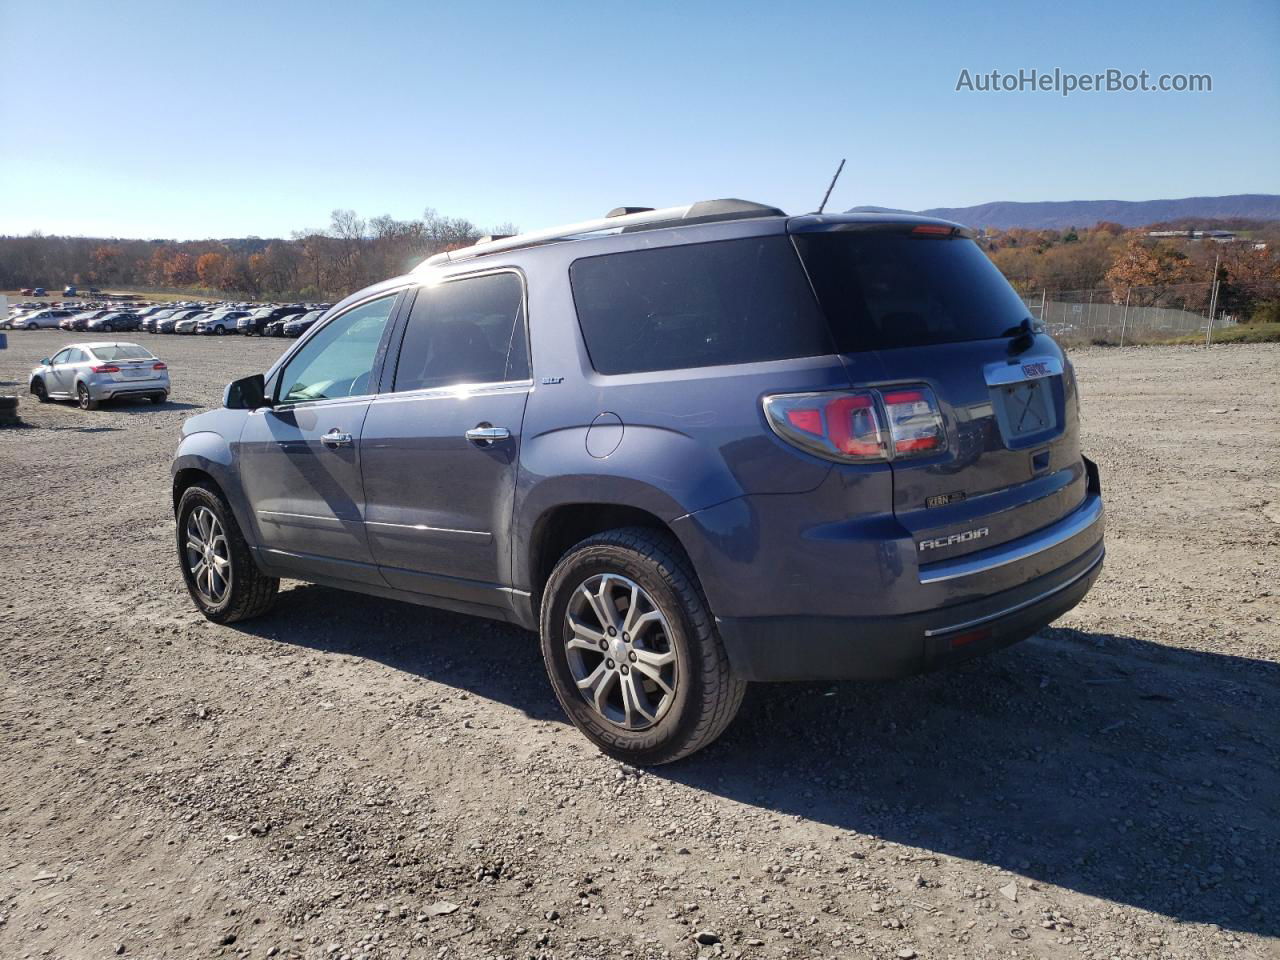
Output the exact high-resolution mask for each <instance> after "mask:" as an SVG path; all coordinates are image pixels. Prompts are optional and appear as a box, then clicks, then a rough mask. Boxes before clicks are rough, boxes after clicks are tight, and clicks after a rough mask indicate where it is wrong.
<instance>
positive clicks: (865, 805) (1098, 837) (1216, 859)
mask: <svg viewBox="0 0 1280 960" xmlns="http://www.w3.org/2000/svg"><path fill="white" fill-rule="evenodd" d="M335 598H340V602H335ZM237 627H238V629H241V630H244V631H246V632H249V633H253V634H256V635H259V636H262V637H267V638H271V639H273V640H277V641H281V642H286V643H291V644H295V645H298V646H303V647H308V648H311V649H314V650H319V651H324V652H328V651H333V652H341V653H345V654H349V655H355V656H361V657H366V658H368V659H370V660H373V661H377V662H379V663H382V664H385V665H386V666H388V667H391V668H393V669H396V670H402V671H405V672H407V673H411V674H414V675H416V676H421V677H425V678H428V679H430V680H432V681H434V682H437V683H442V684H446V685H448V686H452V687H455V688H460V689H464V690H466V691H468V692H470V693H473V694H475V695H478V696H483V697H487V698H490V699H493V700H495V701H499V702H502V703H506V704H508V705H511V706H514V707H516V708H518V709H519V710H522V711H523V712H524V713H526V714H528V715H529V716H531V717H534V718H537V719H540V720H550V721H560V722H564V718H563V715H562V713H561V712H560V709H559V707H558V705H557V704H556V701H555V697H554V695H553V694H552V692H551V689H550V687H549V686H548V684H547V681H546V678H545V676H544V674H543V669H542V662H541V657H540V655H539V652H538V646H537V643H536V641H535V639H534V638H533V636H532V635H531V634H529V633H526V632H525V631H522V630H519V629H516V628H514V627H509V626H505V625H503V624H499V623H493V622H490V621H486V620H482V619H477V618H473V617H467V616H462V615H457V614H451V613H447V612H441V611H436V610H432V609H428V608H424V607H417V606H413V605H410V604H403V603H395V602H388V601H383V600H377V599H373V598H366V597H361V596H359V595H355V594H348V593H338V592H336V591H331V590H329V589H327V588H324V587H316V586H300V587H297V588H294V589H291V590H286V591H284V592H283V593H282V594H281V597H280V602H279V605H278V607H277V609H276V611H275V613H274V614H273V615H272V616H270V617H267V618H264V619H262V620H258V621H253V622H251V623H247V624H243V625H237ZM650 775H652V776H656V777H662V778H665V779H668V780H670V781H672V782H676V783H681V784H684V785H685V786H687V787H691V788H694V789H697V790H700V791H704V792H706V793H708V794H714V795H718V796H721V797H725V798H728V799H731V800H734V801H736V802H738V803H742V804H745V805H748V806H752V807H756V808H759V809H761V810H764V811H772V812H774V813H778V814H783V815H786V816H787V817H788V818H795V819H796V820H798V821H801V822H804V821H808V822H810V823H814V824H825V825H828V826H830V827H835V828H838V829H840V830H847V831H852V832H854V833H856V834H858V835H859V836H857V837H848V836H847V835H846V839H849V840H851V841H852V842H850V843H849V844H848V845H847V848H846V849H847V850H848V852H849V857H850V861H849V862H850V867H851V868H853V869H856V859H857V857H858V856H859V855H861V854H864V853H865V852H867V851H868V843H869V842H875V841H888V842H893V843H899V844H904V845H907V846H909V847H912V848H918V849H919V850H923V851H926V853H925V854H923V855H921V854H918V853H914V852H913V853H910V854H908V853H906V852H904V854H903V855H904V856H914V857H916V859H918V860H919V873H920V875H921V880H922V882H923V883H925V884H929V883H932V882H937V881H936V877H937V874H938V873H939V870H937V869H934V867H935V866H940V864H939V862H938V855H941V856H945V857H958V858H963V859H965V860H969V861H973V862H975V863H984V864H987V865H989V866H990V867H991V868H992V871H991V875H990V878H989V880H988V881H987V882H986V884H985V886H986V887H987V889H988V890H989V891H990V890H994V889H995V888H996V887H998V886H1002V885H1004V884H1006V883H1007V882H1008V880H1009V877H1008V875H1007V874H1006V873H1005V872H1006V871H1007V872H1008V873H1012V874H1014V875H1016V877H1017V878H1019V879H1020V881H1021V883H1022V884H1023V885H1024V887H1025V886H1026V885H1027V884H1029V883H1050V884H1054V885H1056V886H1059V887H1063V888H1067V889H1070V890H1074V891H1077V892H1079V893H1083V894H1088V895H1090V896H1094V897H1100V898H1103V899H1106V900H1110V901H1115V902H1118V903H1122V904H1127V905H1129V906H1133V907H1138V908H1141V909H1143V910H1148V911H1152V912H1154V913H1158V914H1161V915H1164V916H1168V917H1171V918H1178V919H1179V920H1181V921H1183V922H1200V923H1217V924H1220V925H1222V926H1223V927H1227V928H1230V929H1235V930H1239V931H1241V932H1251V933H1257V934H1262V935H1267V936H1276V935H1278V934H1280V914H1277V912H1276V911H1277V907H1276V904H1275V903H1274V900H1273V898H1274V894H1275V891H1276V890H1277V889H1280V876H1277V864H1280V828H1277V826H1276V824H1277V823H1278V822H1280V809H1278V807H1280V665H1277V664H1275V663H1272V662H1268V661H1260V660H1250V659H1246V658H1241V657H1231V656H1223V655H1219V654H1213V653H1206V652H1201V651H1194V650H1184V649H1179V648H1173V647H1167V646H1162V645H1160V644H1155V643H1150V642H1147V641H1142V640H1137V639H1134V638H1132V637H1125V636H1116V635H1110V634H1096V633H1085V632H1081V631H1076V630H1066V629H1048V630H1045V631H1043V632H1042V633H1041V634H1040V635H1038V636H1037V637H1036V638H1034V639H1032V640H1030V641H1028V642H1026V643H1023V644H1020V645H1018V646H1016V647H1014V648H1011V649H1009V650H1005V651H1002V652H999V653H996V654H993V655H990V656H988V657H985V658H982V659H979V660H976V661H973V662H971V663H969V664H965V665H962V666H960V667H957V668H953V669H951V670H947V671H943V672H939V673H935V674H930V675H927V676H922V677H915V678H911V679H908V680H901V681H896V682H884V683H858V682H842V683H837V684H753V685H752V686H751V687H750V688H749V689H748V694H747V698H746V701H745V702H744V705H743V709H742V712H741V714H740V715H739V717H738V719H737V720H736V721H735V722H734V723H733V724H732V725H731V726H730V728H729V730H728V731H727V732H726V733H725V735H724V736H723V737H722V738H721V739H720V740H719V741H718V742H717V743H715V744H714V745H712V746H711V747H709V748H707V749H706V750H704V751H702V752H700V753H698V754H695V755H694V756H693V757H690V758H688V759H686V760H683V761H681V762H679V763H676V764H672V765H670V766H666V767H659V768H656V769H653V770H651V771H650ZM782 829H783V830H786V829H787V827H786V825H785V823H784V824H783V826H782ZM868 838H869V840H868ZM931 861H932V863H931ZM942 869H943V870H945V868H942ZM930 877H934V878H935V879H934V880H931V879H930Z"/></svg>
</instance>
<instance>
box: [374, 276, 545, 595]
mask: <svg viewBox="0 0 1280 960" xmlns="http://www.w3.org/2000/svg"><path fill="white" fill-rule="evenodd" d="M386 376H387V379H386V381H385V382H387V383H388V384H389V386H390V389H389V390H388V391H385V392H384V393H383V394H381V395H380V396H379V397H378V398H377V399H375V400H374V401H373V404H372V405H371V407H370V409H369V415H368V418H367V419H366V421H365V426H364V438H363V442H362V449H363V458H362V470H363V474H364V487H365V496H366V499H367V503H368V507H367V511H366V527H367V529H368V535H369V544H370V548H371V550H372V552H373V556H374V559H375V560H376V561H377V562H378V564H379V565H380V566H381V569H382V574H383V576H384V577H385V578H386V580H387V582H388V583H390V584H391V585H392V586H394V587H398V588H400V589H403V590H410V591H413V592H415V593H421V594H425V595H428V596H433V597H443V598H448V599H453V600H458V601H463V602H467V603H479V604H485V605H490V606H504V605H505V604H506V603H507V601H508V596H507V593H506V591H505V590H504V589H503V587H504V586H505V585H507V584H509V583H510V570H509V564H510V557H511V541H510V536H509V532H510V527H511V510H512V498H513V496H514V493H515V482H516V468H517V464H518V458H519V450H520V431H521V426H522V423H523V420H524V410H525V401H526V400H527V398H528V395H529V391H530V389H531V388H532V381H531V380H530V373H529V351H528V337H527V332H526V324H525V295H524V283H523V279H522V277H521V275H520V274H518V273H516V272H514V271H510V270H506V271H496V272H492V273H485V274H480V275H472V276H468V277H465V278H461V279H456V280H449V281H446V282H444V283H440V284H437V285H435V286H431V287H423V288H420V289H419V290H418V292H417V296H416V298H415V300H414V302H413V305H412V308H411V309H410V310H409V311H408V321H407V323H406V324H405V327H404V333H403V339H402V342H401V345H400V348H399V353H398V357H397V360H396V362H395V364H394V366H392V367H390V368H389V370H388V372H387V375H386Z"/></svg>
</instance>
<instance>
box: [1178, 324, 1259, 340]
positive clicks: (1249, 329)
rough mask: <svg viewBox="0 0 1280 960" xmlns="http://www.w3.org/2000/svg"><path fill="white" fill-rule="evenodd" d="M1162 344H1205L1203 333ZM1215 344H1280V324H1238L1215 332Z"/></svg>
mask: <svg viewBox="0 0 1280 960" xmlns="http://www.w3.org/2000/svg"><path fill="white" fill-rule="evenodd" d="M1160 342H1161V343H1204V334H1203V333H1193V334H1190V335H1189V336H1185V337H1175V338H1174V339H1172V340H1161V341H1160ZM1213 342H1214V343H1280V323H1237V324H1236V325H1235V326H1233V327H1223V328H1222V329H1221V330H1214V331H1213Z"/></svg>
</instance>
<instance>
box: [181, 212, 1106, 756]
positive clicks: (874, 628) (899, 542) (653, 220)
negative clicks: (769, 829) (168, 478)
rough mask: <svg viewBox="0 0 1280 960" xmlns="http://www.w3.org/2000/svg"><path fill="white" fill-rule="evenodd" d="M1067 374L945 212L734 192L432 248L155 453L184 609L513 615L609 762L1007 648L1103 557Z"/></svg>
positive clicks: (663, 752) (1077, 587) (1070, 596)
mask: <svg viewBox="0 0 1280 960" xmlns="http://www.w3.org/2000/svg"><path fill="white" fill-rule="evenodd" d="M1078 408H1079V402H1078V397H1077V386H1076V380H1075V376H1074V372H1073V370H1072V368H1071V364H1070V362H1069V361H1068V360H1067V359H1066V357H1065V356H1064V355H1063V353H1062V351H1061V350H1060V349H1059V348H1058V346H1057V344H1055V343H1054V342H1053V340H1051V339H1050V338H1049V337H1048V336H1046V335H1045V334H1043V333H1042V332H1040V330H1039V329H1038V327H1037V325H1036V324H1035V323H1033V322H1032V319H1031V318H1030V317H1029V316H1028V315H1027V310H1026V307H1025V306H1024V304H1023V302H1022V300H1021V299H1020V298H1019V297H1018V296H1017V294H1015V293H1014V291H1013V290H1012V289H1011V288H1010V287H1009V285H1008V284H1007V283H1006V282H1005V280H1004V279H1003V277H1001V275H1000V274H999V272H998V271H997V270H996V269H995V267H994V266H992V264H991V263H990V262H989V261H988V259H987V257H986V256H985V255H984V254H983V252H982V250H981V249H980V248H979V247H978V245H977V244H976V243H975V242H974V241H973V238H972V235H971V234H970V232H969V231H968V230H966V229H965V228H963V227H961V226H958V225H956V224H953V223H947V222H945V221H939V220H933V219H927V218H922V217H913V216H896V215H887V214H841V215H834V216H823V215H808V216H796V217H789V216H787V215H786V214H784V213H783V212H782V211H781V210H778V209H776V208H773V207H767V206H763V205H760V204H755V203H748V202H745V201H741V200H716V201H707V202H703V203H695V204H692V205H690V206H687V207H676V208H671V209H665V210H649V209H645V208H620V209H619V210H616V211H614V212H613V213H611V214H610V215H609V216H607V217H605V218H603V219H601V220H595V221H590V222H586V223H580V224H574V225H572V226H568V227H563V228H560V229H556V230H547V231H543V232H539V233H530V234H523V235H520V236H516V237H497V238H493V237H487V238H485V239H483V240H481V241H480V242H478V243H476V244H475V245H474V246H472V247H468V248H466V249H462V250H454V251H451V252H448V253H441V254H437V255H436V256H433V257H431V258H430V259H428V260H427V261H426V262H424V263H423V264H422V265H421V266H419V267H418V268H417V269H415V270H414V271H413V272H412V273H411V274H409V275H407V276H404V277H399V278H397V279H394V280H388V281H386V282H385V283H379V284H377V285H376V286H372V287H369V288H368V289H366V290H362V291H360V292H359V293H357V294H354V295H353V296H351V297H348V298H347V299H346V300H344V301H343V302H342V303H340V304H338V305H337V306H336V307H334V308H332V309H331V310H329V311H328V312H327V314H326V315H325V316H324V317H323V318H322V319H321V320H320V321H319V322H317V323H316V324H315V325H314V326H313V327H312V328H311V329H310V330H309V331H308V333H307V335H306V336H305V337H304V338H303V339H301V340H300V341H298V343H297V344H296V345H295V346H294V347H293V348H292V349H290V350H289V351H287V352H286V353H285V355H284V356H283V357H281V358H280V360H278V361H277V362H276V363H275V365H274V366H272V367H271V369H270V370H268V371H266V372H265V373H264V374H258V375H255V376H251V377H246V378H245V379H243V380H237V381H236V382H234V383H232V384H231V385H230V386H228V388H227V391H226V394H225V398H224V403H223V408H222V409H219V410H214V411H210V412H207V413H204V414H201V415H199V416H196V417H192V418H191V419H189V420H187V421H186V423H185V424H184V426H183V431H182V440H181V444H180V446H179V448H178V452H177V455H176V457H175V458H174V461H173V503H174V508H175V512H176V519H177V546H178V556H179V559H180V563H181V567H182V573H183V577H184V578H185V580H186V584H187V587H188V589H189V590H190V593H191V597H192V599H193V600H194V601H195V603H196V605H197V606H198V607H199V609H200V610H201V612H202V613H203V614H204V615H205V616H206V617H208V618H209V619H210V620H213V621H215V622H219V623H230V622H234V621H237V620H243V619H246V618H249V617H254V616H258V615H260V614H263V613H265V612H266V611H267V609H268V608H269V607H270V606H271V603H272V601H273V599H274V597H275V594H276V590H277V588H278V585H279V578H281V577H292V578H296V579H300V580H308V581H312V582H314V583H319V584H325V585H328V586H331V587H338V588H342V589H346V590H354V591H358V592H361V593H368V594H374V595H377V596H382V597H389V598H394V599H397V600H407V601H410V602H413V603H421V604H427V605H430V606H436V607H443V608H446V609H449V610H456V611H463V612H466V613H473V614H478V615H480V616H486V617H493V618H497V619H500V620H505V621H508V622H510V623H514V624H519V625H520V626H522V627H525V628H528V629H530V630H536V631H538V633H539V635H540V637H541V645H542V654H543V659H544V661H545V663H546V668H547V673H548V675H549V677H550V679H551V685H552V688H553V689H554V690H555V693H556V696H557V697H558V698H559V700H560V703H561V704H562V705H563V707H564V709H565V712H566V713H567V714H568V715H569V717H570V718H571V719H572V721H573V723H574V724H575V725H576V726H577V727H578V728H579V729H580V730H581V731H582V732H583V733H584V734H585V735H586V736H587V737H588V738H589V739H590V740H591V741H592V742H594V743H595V744H597V745H598V746H599V747H600V749H602V750H604V751H605V752H606V753H609V754H611V755H613V756H615V757H619V758H621V759H624V760H626V761H629V762H632V763H640V764H656V763H664V762H667V761H671V760H675V759H678V758H680V757H682V756H685V755H687V754H689V753H692V752H693V751H695V750H697V749H699V748H700V747H702V746H705V745H706V744H708V743H710V742H711V741H712V740H714V739H715V738H716V737H717V736H718V735H719V734H720V733H721V732H722V731H723V730H724V728H725V727H726V726H727V725H728V724H729V722H730V721H731V720H732V719H733V716H734V714H735V713H736V711H737V709H738V705H739V703H740V702H741V700H742V695H743V691H744V689H745V686H746V683H747V681H750V680H813V679H818V678H831V677H874V678H889V677H900V676H903V675H907V674H911V673H916V672H919V671H922V670H928V669H931V668H934V667H938V666H941V665H944V664H948V663H952V662H954V661H958V660H961V659H964V658H966V657H970V656H973V655H975V654H978V653H981V652H985V651H989V650H992V649H995V648H998V647H1002V646H1006V645H1008V644H1010V643H1014V642H1016V641H1018V640H1021V639H1023V638H1024V637H1027V636H1029V635H1031V634H1032V633H1034V632H1035V631H1036V630H1038V629H1040V628H1041V627H1043V626H1044V625H1046V624H1047V623H1049V622H1050V621H1052V620H1053V619H1054V618H1056V617H1058V616H1060V615H1061V614H1062V613H1064V612H1066V611H1067V610H1069V609H1071V608H1072V607H1073V606H1075V604H1077V603H1078V602H1079V601H1080V599H1081V598H1082V597H1083V596H1084V595H1085V593H1086V592H1087V591H1088V589H1089V587H1090V586H1091V585H1092V583H1093V581H1094V579H1095V578H1096V577H1097V576H1098V574H1099V571H1100V570H1101V565H1102V557H1103V536H1102V530H1103V509H1102V500H1101V496H1100V487H1099V481H1098V471H1097V468H1096V467H1095V466H1094V464H1093V463H1092V462H1091V461H1089V460H1087V459H1085V458H1084V457H1082V456H1081V454H1080V442H1079V417H1078Z"/></svg>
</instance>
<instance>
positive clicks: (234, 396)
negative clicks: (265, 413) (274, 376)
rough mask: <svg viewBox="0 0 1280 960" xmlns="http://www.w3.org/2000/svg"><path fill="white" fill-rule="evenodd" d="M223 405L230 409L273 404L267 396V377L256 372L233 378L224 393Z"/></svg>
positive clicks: (245, 408)
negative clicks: (249, 375) (247, 375)
mask: <svg viewBox="0 0 1280 960" xmlns="http://www.w3.org/2000/svg"><path fill="white" fill-rule="evenodd" d="M222 405H223V406H224V407H226V408H227V409H228V410H257V409H258V408H259V407H269V406H271V404H270V403H268V402H267V397H266V379H265V378H264V377H263V376H262V374H260V373H255V374H254V375H253V376H252V377H243V378H241V379H239V380H232V381H231V382H230V383H229V384H227V390H226V392H225V393H224V394H223V395H222Z"/></svg>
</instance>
